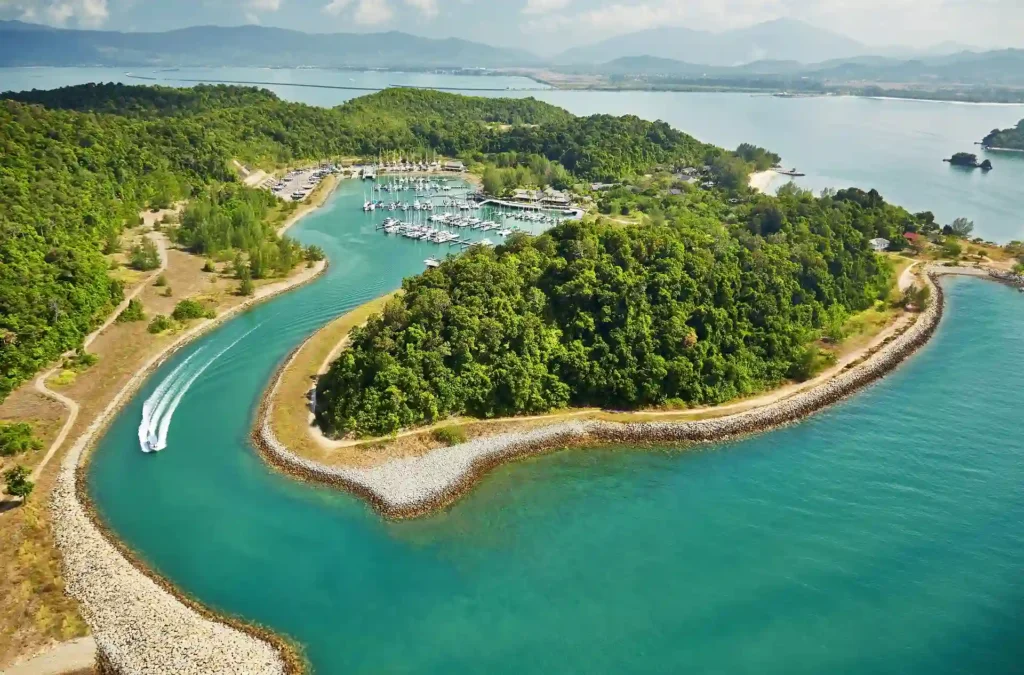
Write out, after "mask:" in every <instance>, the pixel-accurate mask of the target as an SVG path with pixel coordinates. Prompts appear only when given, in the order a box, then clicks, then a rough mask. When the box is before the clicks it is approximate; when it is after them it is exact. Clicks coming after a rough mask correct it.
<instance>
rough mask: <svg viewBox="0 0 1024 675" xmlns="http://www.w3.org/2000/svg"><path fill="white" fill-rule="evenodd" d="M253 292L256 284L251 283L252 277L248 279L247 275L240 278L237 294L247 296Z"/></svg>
mask: <svg viewBox="0 0 1024 675" xmlns="http://www.w3.org/2000/svg"><path fill="white" fill-rule="evenodd" d="M255 292H256V286H255V285H254V284H253V283H252V279H250V278H249V277H247V276H246V277H243V278H242V280H241V281H240V282H238V294H239V295H242V296H246V297H248V296H250V295H252V294H253V293H255Z"/></svg>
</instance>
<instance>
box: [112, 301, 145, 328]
mask: <svg viewBox="0 0 1024 675" xmlns="http://www.w3.org/2000/svg"><path fill="white" fill-rule="evenodd" d="M145 318H146V311H145V310H144V309H143V308H142V302H141V301H140V300H138V299H135V298H133V299H132V300H129V301H128V306H127V307H125V308H124V310H123V311H122V312H121V313H120V314H118V315H117V322H118V323H130V322H132V321H143V320H144V319H145Z"/></svg>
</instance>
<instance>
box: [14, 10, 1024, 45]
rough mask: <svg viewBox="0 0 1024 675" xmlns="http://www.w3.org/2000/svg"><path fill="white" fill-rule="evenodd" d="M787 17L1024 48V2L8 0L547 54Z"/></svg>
mask: <svg viewBox="0 0 1024 675" xmlns="http://www.w3.org/2000/svg"><path fill="white" fill-rule="evenodd" d="M784 17H785V18H798V19H803V20H805V21H807V22H809V23H813V24H816V25H818V26H821V27H824V28H831V29H833V30H836V31H839V32H842V33H845V34H846V35H849V36H850V37H853V38H856V39H858V40H861V41H862V42H865V43H867V44H871V45H894V44H901V45H913V46H927V45H931V44H935V43H938V42H943V41H955V42H960V43H967V44H975V45H979V46H992V47H1005V46H1016V47H1024V0H640V1H633V2H630V1H628V0H0V18H20V19H24V20H27V21H36V22H42V23H48V24H52V25H59V26H70V27H92V28H95V27H102V28H110V29H116V30H160V29H164V28H180V27H183V26H189V25H197V24H221V25H236V24H242V23H261V24H264V25H271V26H281V27H285V28H296V29H300V30H306V31H315V32H335V31H338V32H343V31H360V32H365V31H379V30H388V29H401V30H405V31H409V32H413V33H417V34H421V35H427V36H433V37H449V36H457V37H465V38H467V39H475V40H479V41H482V42H489V43H492V44H501V45H506V46H520V47H525V48H527V49H531V50H534V51H536V52H539V53H543V54H550V53H553V52H556V51H560V50H561V49H563V48H565V47H569V46H575V45H578V44H581V43H586V42H592V41H594V40H596V39H599V38H603V37H608V36H611V35H614V34H617V33H623V32H628V31H634V30H640V29H643V28H651V27H656V26H667V25H678V26H687V27H689V28H700V29H707V30H723V29H728V28H739V27H743V26H746V25H750V24H753V23H757V22H761V21H766V20H770V19H777V18H784Z"/></svg>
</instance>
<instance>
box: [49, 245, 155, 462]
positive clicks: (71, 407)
mask: <svg viewBox="0 0 1024 675" xmlns="http://www.w3.org/2000/svg"><path fill="white" fill-rule="evenodd" d="M148 237H149V239H150V241H152V242H153V243H155V244H156V247H157V250H158V251H159V253H160V266H159V267H157V268H156V269H155V270H153V272H152V273H150V274H149V275H148V276H147V277H146V278H145V279H143V280H142V282H140V283H139V284H137V285H136V286H135V288H133V289H132V291H131V293H129V294H128V295H126V296H125V298H124V300H122V301H121V303H120V304H119V305H118V306H117V307H115V308H114V311H113V312H111V313H110V316H108V317H107V320H106V321H104V322H103V324H102V325H101V326H100V327H99V328H97V329H96V330H94V331H93V332H91V333H89V334H88V335H87V336H86V337H85V340H83V342H82V348H83V349H86V348H88V347H89V345H91V344H92V343H93V341H94V340H96V338H97V337H98V336H99V335H100V333H102V332H103V331H105V330H106V329H108V328H110V326H111V325H112V324H113V323H114V322H115V321H117V317H118V316H119V315H120V314H121V312H123V311H124V310H125V309H126V308H127V307H128V303H130V302H131V301H132V300H134V299H136V298H137V297H139V295H140V294H141V293H142V291H144V290H145V289H146V286H147V285H148V284H149V283H150V282H151V281H152V280H154V279H156V277H157V276H159V275H160V274H163V273H164V272H165V271H166V270H167V239H166V237H164V236H163V235H157V234H156V233H150V234H149V235H148ZM74 353H75V352H74V350H71V351H68V352H65V353H64V354H63V355H62V357H61V358H66V357H68V356H71V355H72V354H74ZM58 370H60V366H56V367H54V368H51V369H49V370H47V371H45V372H42V373H40V374H39V376H38V377H36V381H35V388H36V391H38V392H39V393H40V394H42V395H43V396H45V397H47V398H49V399H52V400H54V401H57V402H58V403H60V404H61V405H63V406H64V407H65V408H67V409H68V418H67V420H66V421H65V422H64V426H62V427H61V429H60V433H58V434H57V438H55V439H53V443H51V444H50V448H49V449H48V450H47V451H46V454H45V455H43V458H42V459H41V460H40V461H39V464H37V465H36V467H35V468H34V469H33V470H32V476H31V479H32V480H33V481H37V480H39V476H41V475H42V473H43V469H45V468H46V465H47V464H49V462H50V460H51V459H53V456H54V455H55V454H57V451H58V450H59V449H60V448H61V446H62V445H63V444H64V441H65V440H67V437H68V434H69V433H71V429H72V428H73V427H74V426H75V421H76V420H77V419H78V410H79V408H78V404H77V403H75V401H73V400H72V399H70V398H68V397H67V396H65V395H64V394H61V393H59V392H56V391H53V390H52V389H50V388H49V387H47V386H46V380H47V379H49V378H50V376H51V375H53V374H54V373H55V372H57V371H58Z"/></svg>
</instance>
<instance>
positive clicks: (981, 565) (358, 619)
mask: <svg viewBox="0 0 1024 675" xmlns="http://www.w3.org/2000/svg"><path fill="white" fill-rule="evenodd" d="M361 201H362V195H361V193H360V185H359V184H358V183H354V182H349V183H346V184H344V185H343V186H342V188H341V189H340V191H339V193H337V194H336V196H335V198H333V199H332V200H331V202H330V203H329V205H328V207H326V208H325V209H324V210H322V211H321V212H319V213H317V214H315V215H313V216H310V217H309V218H308V219H306V220H304V221H302V222H301V223H300V224H299V225H298V226H297V227H296V229H295V231H294V234H295V235H296V236H298V237H299V238H300V239H301V240H302V241H304V242H308V243H315V244H318V245H320V246H322V247H323V248H324V249H325V250H326V251H327V253H328V256H329V257H330V259H331V261H332V265H331V268H330V270H329V272H328V274H327V275H326V276H325V277H323V278H321V279H320V280H319V281H317V282H315V283H313V284H312V285H310V286H307V287H304V288H302V289H299V290H297V291H295V292H294V293H292V294H289V295H287V296H284V297H282V298H279V299H276V300H273V301H271V302H269V303H267V304H265V305H262V306H260V307H257V308H255V309H254V310H252V311H250V312H248V313H246V314H245V315H243V316H242V317H240V318H238V319H236V320H234V321H232V322H230V323H228V324H226V325H225V326H224V327H223V328H221V329H220V330H218V331H217V332H215V333H212V334H210V335H209V336H207V337H205V338H203V339H201V340H199V341H197V342H196V343H195V344H193V345H192V346H191V347H190V348H189V349H186V350H185V351H183V352H182V353H180V354H178V355H177V356H175V357H174V358H173V359H172V360H171V362H170V363H168V364H166V365H165V366H164V367H163V368H161V369H160V371H158V372H157V373H156V374H155V375H154V377H153V378H152V379H151V381H150V383H149V384H148V385H147V387H145V388H144V389H143V391H142V392H141V394H140V395H139V396H136V397H135V399H134V401H133V402H132V403H131V404H130V405H129V406H128V407H127V408H126V409H125V410H124V411H123V412H122V414H121V415H119V417H118V418H117V420H116V421H115V423H114V424H113V425H112V427H111V428H110V429H109V431H108V433H107V435H106V437H105V438H104V439H103V441H102V442H101V443H100V445H99V447H98V449H97V451H96V453H95V456H94V461H93V462H92V464H91V467H90V473H89V489H90V491H91V493H92V495H93V498H94V499H95V501H96V504H97V506H98V508H99V510H100V513H101V515H102V517H103V518H104V519H105V520H106V521H107V522H108V523H109V524H110V525H111V527H112V528H113V530H114V531H115V532H116V533H117V534H118V535H119V536H121V537H122V538H123V539H124V540H125V541H126V542H127V543H128V544H129V545H130V546H132V547H133V548H134V549H136V550H137V551H138V552H139V553H140V554H141V555H142V557H143V558H145V559H146V560H147V561H149V562H150V564H152V565H153V566H154V567H155V568H156V569H157V570H159V571H160V572H161V573H163V574H164V575H166V576H167V577H168V578H170V579H171V580H173V581H174V582H175V583H177V584H178V585H180V586H181V587H182V588H183V589H184V590H185V591H187V592H189V593H191V594H193V595H195V596H196V597H198V598H199V599H201V600H202V601H203V602H204V603H207V604H208V605H210V606H213V607H216V608H218V609H221V610H224V611H228V612H231V613H234V614H239V615H241V616H244V617H246V618H249V619H252V620H256V621H259V622H262V623H265V624H267V625H268V626H270V627H272V628H274V629H276V630H279V631H282V632H285V633H288V634H290V635H292V636H294V637H295V638H297V639H298V640H299V641H300V642H301V643H302V644H304V645H305V647H306V649H307V653H308V656H309V658H310V659H311V661H312V663H313V665H314V667H315V669H316V671H317V672H319V673H372V674H377V673H444V674H446V675H447V674H449V673H480V672H487V673H535V672H557V673H654V672H698V673H705V672H714V673H730V674H732V673H758V674H761V673H769V674H771V673H778V674H780V675H783V674H785V675H790V674H793V673H815V674H817V673H825V672H829V673H865V674H868V673H870V674H875V673H921V674H925V673H927V674H929V675H932V674H939V673H988V674H999V673H1007V674H1009V673H1019V672H1021V664H1022V663H1024V642H1022V641H1021V640H1020V635H1019V629H1020V625H1021V619H1022V614H1024V577H1022V575H1021V569H1022V568H1024V492H1022V491H1021V489H1020V486H1021V485H1022V484H1024V461H1022V460H1024V441H1022V440H1021V436H1020V422H1019V419H1020V401H1021V400H1024V382H1022V380H1021V378H1020V377H1019V373H1017V372H1016V371H1017V370H1018V369H1019V366H1020V364H1021V363H1024V337H1022V336H1024V311H1022V302H1024V296H1022V295H1020V294H1019V293H1016V292H1014V291H1012V290H1010V289H1008V288H1005V287H1002V286H998V285H995V284H990V283H987V282H982V281H978V280H971V279H950V280H947V281H945V282H943V283H944V285H945V287H946V289H947V295H948V302H949V307H948V312H947V316H946V317H945V318H944V320H943V323H942V325H941V327H940V330H939V332H938V334H937V336H936V337H935V339H934V341H933V342H931V343H930V344H929V345H928V346H927V347H926V348H925V349H924V350H923V351H921V352H920V353H918V354H917V355H916V356H914V357H913V358H912V359H911V360H910V361H909V362H908V363H907V364H906V365H905V366H904V367H902V368H901V369H899V370H898V371H897V372H896V373H894V374H893V375H892V376H890V377H888V378H886V379H885V380H883V381H882V382H880V383H879V384H877V385H876V386H873V387H872V388H870V389H869V390H867V391H865V392H863V393H861V394H860V395H858V396H856V397H854V398H852V399H850V400H848V401H846V402H845V403H843V404H841V405H839V406H836V407H834V408H832V409H830V410H828V411H827V412H824V413H823V414H820V415H818V416H815V417H813V418H811V419H810V420H807V421H806V422H805V423H803V424H800V425H797V426H794V427H791V428H787V429H784V430H781V431H777V432H774V433H771V434H766V435H762V436H758V437H755V438H751V439H748V440H745V441H742V442H736V443H729V444H725V445H718V446H710V447H707V448H704V449H701V450H698V451H690V452H653V453H648V452H632V451H628V450H620V451H609V450H602V451H571V452H565V453H560V454H556V455H551V456H547V457H543V458H538V459H533V460H530V461H525V462H520V463H518V464H515V465H512V466H508V467H503V468H501V469H499V470H497V471H495V472H494V473H493V474H492V475H491V476H490V477H488V479H487V480H485V481H484V482H483V483H481V485H480V486H479V487H478V488H477V489H476V490H475V491H474V492H472V493H471V494H470V495H469V496H468V497H467V498H466V499H464V500H462V501H460V502H459V503H458V504H456V505H455V506H454V507H453V508H451V509H450V510H448V511H446V512H444V513H442V514H440V515H436V516H434V517H430V518H426V519H421V520H416V521H410V522H401V523H388V522H383V521H381V520H380V519H379V518H378V517H377V516H376V515H375V514H374V513H372V512H371V511H370V510H369V509H368V508H367V507H365V506H364V505H363V504H362V503H361V502H359V501H358V500H356V499H354V498H352V497H349V496H348V495H345V494H341V493H337V492H334V491H331V490H328V489H319V488H313V487H310V486H307V485H304V484H300V483H297V482H294V481H292V480H290V479H289V478H287V477H284V476H280V475H277V474H274V473H272V472H271V471H269V470H268V469H267V468H266V467H265V466H264V465H263V463H262V462H261V460H260V459H259V457H258V456H257V455H256V454H255V452H254V451H253V450H252V449H251V448H250V446H249V444H248V440H247V437H248V433H249V428H250V424H251V421H252V417H253V414H254V412H255V406H256V403H257V400H258V398H259V395H260V392H261V391H262V388H263V387H264V385H265V383H266V381H267V379H268V377H269V376H270V374H271V372H272V371H273V369H274V367H275V366H276V364H277V363H278V362H279V361H280V360H281V359H282V358H283V357H284V356H285V355H286V354H287V353H288V351H290V349H291V348H292V347H294V345H296V344H297V343H298V342H299V341H300V340H301V339H302V338H303V336H305V335H306V334H308V333H309V332H311V331H313V330H314V329H316V328H317V327H318V326H319V325H321V324H322V323H324V322H325V321H327V320H328V319H330V318H331V317H333V316H336V315H337V314H339V313H340V312H342V311H344V310H346V309H348V308H351V307H353V306H355V305H358V304H360V303H361V302H363V301H365V300H367V299H369V298H371V297H374V296H376V295H379V294H380V293H382V292H383V291H385V290H388V289H391V288H394V287H395V286H396V285H397V284H398V283H399V280H400V279H401V278H402V277H403V276H405V275H409V274H413V273H416V272H418V271H420V270H421V269H422V267H423V263H422V260H423V258H425V257H426V256H427V255H429V254H431V253H432V252H433V251H435V250H436V248H437V247H434V246H432V245H430V244H426V243H413V242H410V241H408V240H401V239H395V238H388V237H384V236H382V235H380V234H379V233H377V232H375V231H374V230H373V219H372V218H369V219H368V218H364V217H363V216H362V214H361V213H358V212H357V209H358V205H359V204H360V203H361ZM253 329H254V331H253V332H252V333H251V334H249V335H248V336H246V337H244V338H243V339H242V340H241V341H240V342H239V343H238V344H237V345H236V346H235V347H234V348H232V349H231V350H229V351H227V352H226V353H225V354H224V355H223V356H222V357H221V358H219V359H218V360H216V361H215V362H214V363H213V364H212V365H211V366H210V367H209V369H208V370H206V371H205V372H204V373H203V375H202V376H201V377H199V378H198V379H197V380H196V382H195V384H194V385H193V387H192V389H191V390H190V391H189V392H188V394H187V395H186V396H185V397H184V398H183V399H182V403H181V405H180V407H179V408H178V409H177V411H176V413H175V416H174V417H173V421H172V424H171V427H170V430H169V439H168V440H169V446H168V448H167V449H166V450H165V451H164V452H162V453H160V454H158V455H144V454H143V453H141V452H140V451H139V447H138V439H137V438H136V430H137V427H138V424H139V420H140V416H141V406H142V401H143V400H144V399H145V398H146V397H147V396H149V395H150V393H152V391H153V390H154V389H155V388H156V386H157V385H158V384H159V383H160V382H161V381H163V380H164V378H166V376H167V375H168V373H169V372H170V371H171V369H173V368H175V367H176V366H177V365H179V364H181V363H182V362H183V361H184V360H185V359H187V358H188V357H189V356H190V355H191V354H193V353H195V352H196V351H199V350H204V351H203V352H202V353H203V354H214V353H216V352H218V351H220V350H221V349H223V348H225V347H227V346H228V345H230V344H231V343H232V342H234V341H235V340H237V339H238V338H239V337H241V336H243V335H245V334H246V333H247V332H248V331H250V330H253ZM201 360H202V359H201V358H200V357H197V359H196V362H199V361H201Z"/></svg>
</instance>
